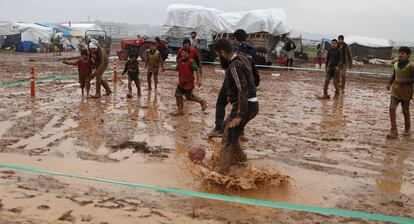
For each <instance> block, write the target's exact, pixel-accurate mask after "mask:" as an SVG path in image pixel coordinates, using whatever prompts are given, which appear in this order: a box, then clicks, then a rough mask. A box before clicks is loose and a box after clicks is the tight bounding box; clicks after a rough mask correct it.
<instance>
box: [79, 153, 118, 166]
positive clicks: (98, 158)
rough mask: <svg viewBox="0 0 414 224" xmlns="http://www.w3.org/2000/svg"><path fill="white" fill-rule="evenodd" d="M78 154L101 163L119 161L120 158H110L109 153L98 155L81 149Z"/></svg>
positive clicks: (85, 158)
mask: <svg viewBox="0 0 414 224" xmlns="http://www.w3.org/2000/svg"><path fill="white" fill-rule="evenodd" d="M76 154H77V155H78V157H79V158H81V159H82V160H92V161H97V162H101V163H119V160H117V159H112V158H109V157H108V156H107V155H96V154H92V153H89V152H85V151H79V152H77V153H76Z"/></svg>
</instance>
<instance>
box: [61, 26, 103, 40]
mask: <svg viewBox="0 0 414 224" xmlns="http://www.w3.org/2000/svg"><path fill="white" fill-rule="evenodd" d="M60 26H61V27H62V28H64V29H67V30H69V31H70V33H71V36H73V37H84V36H85V31H87V30H102V28H101V27H99V26H98V25H96V24H94V23H64V24H60Z"/></svg>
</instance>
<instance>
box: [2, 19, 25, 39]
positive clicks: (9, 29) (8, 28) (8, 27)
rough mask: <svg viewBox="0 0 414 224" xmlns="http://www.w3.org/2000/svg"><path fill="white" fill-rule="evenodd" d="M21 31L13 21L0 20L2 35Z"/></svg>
mask: <svg viewBox="0 0 414 224" xmlns="http://www.w3.org/2000/svg"><path fill="white" fill-rule="evenodd" d="M19 33H20V31H19V30H18V29H16V28H15V27H14V25H13V23H7V22H4V23H3V22H0V36H1V35H4V36H6V35H14V34H19Z"/></svg>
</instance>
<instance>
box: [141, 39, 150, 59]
mask: <svg viewBox="0 0 414 224" xmlns="http://www.w3.org/2000/svg"><path fill="white" fill-rule="evenodd" d="M150 47H151V43H145V44H143V45H141V47H140V48H139V53H138V55H139V56H140V57H141V60H142V61H146V60H147V54H146V53H145V51H147V49H149V48H150Z"/></svg>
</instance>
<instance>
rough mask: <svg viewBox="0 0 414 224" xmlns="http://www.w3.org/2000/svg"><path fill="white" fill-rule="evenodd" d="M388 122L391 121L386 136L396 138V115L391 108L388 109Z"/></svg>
mask: <svg viewBox="0 0 414 224" xmlns="http://www.w3.org/2000/svg"><path fill="white" fill-rule="evenodd" d="M390 123H391V130H390V133H389V134H388V135H387V138H388V139H396V138H398V131H397V115H396V111H395V110H392V109H390Z"/></svg>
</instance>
